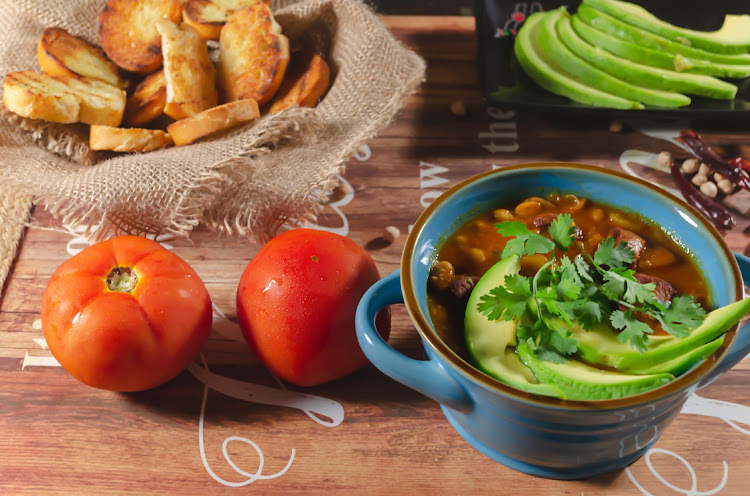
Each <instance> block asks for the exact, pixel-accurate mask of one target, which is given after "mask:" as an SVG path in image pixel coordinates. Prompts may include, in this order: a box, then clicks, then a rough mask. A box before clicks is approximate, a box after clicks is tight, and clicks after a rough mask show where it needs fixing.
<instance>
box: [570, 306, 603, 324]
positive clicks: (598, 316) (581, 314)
mask: <svg viewBox="0 0 750 496" xmlns="http://www.w3.org/2000/svg"><path fill="white" fill-rule="evenodd" d="M576 320H578V322H579V323H580V324H581V326H582V327H583V328H584V330H586V331H590V330H591V329H593V328H594V326H595V325H597V324H600V323H601V322H602V308H601V307H600V306H599V304H598V303H595V302H593V301H585V302H583V303H582V304H580V305H579V306H578V308H577V311H576Z"/></svg>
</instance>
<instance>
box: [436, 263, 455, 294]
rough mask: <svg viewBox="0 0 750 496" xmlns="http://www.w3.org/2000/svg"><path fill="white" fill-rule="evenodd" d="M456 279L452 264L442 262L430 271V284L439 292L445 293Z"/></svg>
mask: <svg viewBox="0 0 750 496" xmlns="http://www.w3.org/2000/svg"><path fill="white" fill-rule="evenodd" d="M455 277H456V269H454V268H453V264H452V263H450V262H448V261H446V260H442V261H440V262H438V263H436V264H435V265H433V266H432V268H431V269H430V283H431V284H432V285H433V286H435V287H436V288H438V289H439V290H441V291H445V290H446V289H448V287H449V286H450V285H451V282H453V279H455Z"/></svg>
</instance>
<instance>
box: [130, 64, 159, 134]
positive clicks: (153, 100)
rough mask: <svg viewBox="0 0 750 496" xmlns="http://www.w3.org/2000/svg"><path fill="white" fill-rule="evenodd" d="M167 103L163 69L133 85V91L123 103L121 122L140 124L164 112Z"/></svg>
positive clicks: (131, 124) (133, 124)
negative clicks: (126, 101)
mask: <svg viewBox="0 0 750 496" xmlns="http://www.w3.org/2000/svg"><path fill="white" fill-rule="evenodd" d="M166 104H167V79H166V78H165V77H164V71H163V70H159V71H156V72H154V73H153V74H149V75H148V76H146V78H145V79H144V80H143V81H141V82H140V84H139V85H138V86H136V87H135V91H134V92H133V94H132V95H130V98H128V103H127V105H125V117H123V119H122V122H123V124H124V125H126V126H128V127H138V126H142V125H144V124H146V123H148V122H151V121H153V120H154V119H156V118H157V117H159V116H160V115H162V114H164V106H165V105H166Z"/></svg>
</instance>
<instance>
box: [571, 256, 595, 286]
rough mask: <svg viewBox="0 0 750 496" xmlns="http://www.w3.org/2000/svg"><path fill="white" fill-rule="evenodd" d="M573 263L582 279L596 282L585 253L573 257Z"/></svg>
mask: <svg viewBox="0 0 750 496" xmlns="http://www.w3.org/2000/svg"><path fill="white" fill-rule="evenodd" d="M573 265H575V268H576V272H578V275H579V276H580V278H581V279H582V280H585V281H588V282H591V283H593V282H594V278H593V277H592V275H591V267H589V264H587V263H586V260H584V258H583V255H576V257H575V258H574V259H573Z"/></svg>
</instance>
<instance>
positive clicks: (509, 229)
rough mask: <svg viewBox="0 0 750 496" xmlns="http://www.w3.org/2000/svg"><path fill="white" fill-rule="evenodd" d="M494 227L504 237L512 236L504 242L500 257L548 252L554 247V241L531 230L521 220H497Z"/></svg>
mask: <svg viewBox="0 0 750 496" xmlns="http://www.w3.org/2000/svg"><path fill="white" fill-rule="evenodd" d="M495 229H497V232H499V233H500V234H502V235H503V236H505V237H513V239H511V240H509V241H508V242H507V243H506V245H505V248H504V249H503V253H502V255H501V258H506V257H509V256H511V255H518V256H523V255H534V254H535V253H550V252H551V251H553V250H554V249H555V243H553V242H552V240H551V239H549V238H547V237H545V236H542V235H541V234H537V233H535V232H532V231H531V230H529V228H528V227H526V224H524V223H523V222H518V221H512V222H498V223H497V224H495Z"/></svg>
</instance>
